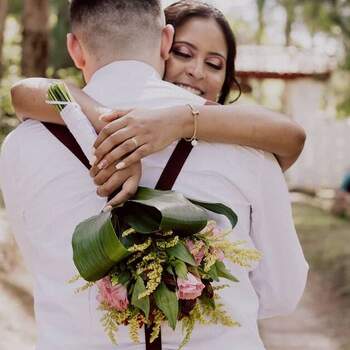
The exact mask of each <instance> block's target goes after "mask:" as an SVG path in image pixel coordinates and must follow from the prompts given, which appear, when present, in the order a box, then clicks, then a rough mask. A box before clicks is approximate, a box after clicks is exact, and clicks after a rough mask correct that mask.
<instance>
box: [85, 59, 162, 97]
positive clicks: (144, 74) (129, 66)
mask: <svg viewBox="0 0 350 350" xmlns="http://www.w3.org/2000/svg"><path fill="white" fill-rule="evenodd" d="M116 76H117V77H118V80H120V81H128V82H133V81H134V82H135V83H136V82H142V81H147V80H149V79H155V80H161V76H160V75H159V73H158V72H157V71H156V69H155V68H154V67H152V66H151V65H149V64H147V63H145V62H142V61H132V60H125V61H115V62H112V63H109V64H107V65H106V66H103V67H102V68H100V69H98V70H97V71H96V72H95V73H94V74H93V75H92V77H91V79H90V81H89V83H88V84H87V85H86V87H85V89H84V90H86V91H87V92H88V91H89V89H90V87H93V86H96V85H99V84H101V83H103V84H106V82H107V81H109V80H111V79H112V80H113V82H114V83H115V79H116V78H115V77H116ZM113 82H112V83H113Z"/></svg>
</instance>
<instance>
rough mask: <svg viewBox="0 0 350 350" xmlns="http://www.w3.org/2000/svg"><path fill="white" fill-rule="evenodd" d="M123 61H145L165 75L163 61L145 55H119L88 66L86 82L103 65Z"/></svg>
mask: <svg viewBox="0 0 350 350" xmlns="http://www.w3.org/2000/svg"><path fill="white" fill-rule="evenodd" d="M123 61H135V62H140V63H145V64H147V65H149V66H151V67H153V68H154V69H155V70H156V71H157V72H158V74H159V76H160V77H163V75H164V63H162V62H155V60H152V59H149V58H148V59H147V58H143V57H139V58H129V57H125V58H120V57H118V59H113V58H110V59H109V60H104V61H103V62H98V63H95V64H93V65H91V67H90V68H88V67H87V69H86V70H84V71H83V74H84V78H85V81H86V83H88V82H89V81H90V80H91V78H92V76H93V75H94V74H95V73H96V72H98V71H99V70H100V69H102V68H103V67H105V66H108V65H109V64H111V63H114V62H123Z"/></svg>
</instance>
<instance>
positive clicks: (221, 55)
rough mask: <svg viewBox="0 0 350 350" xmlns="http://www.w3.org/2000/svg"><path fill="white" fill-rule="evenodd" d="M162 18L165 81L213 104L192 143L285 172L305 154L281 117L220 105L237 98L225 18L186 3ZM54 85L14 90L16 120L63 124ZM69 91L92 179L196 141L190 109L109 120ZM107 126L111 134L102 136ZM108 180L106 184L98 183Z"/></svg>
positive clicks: (298, 135)
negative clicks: (168, 40)
mask: <svg viewBox="0 0 350 350" xmlns="http://www.w3.org/2000/svg"><path fill="white" fill-rule="evenodd" d="M165 15H166V21H167V23H168V24H171V25H173V26H174V28H175V37H174V43H173V46H172V49H171V54H170V58H169V60H168V61H167V64H166V73H165V75H164V80H166V81H168V82H169V83H172V84H176V85H177V86H179V87H181V88H184V89H187V90H188V91H190V92H192V93H194V94H196V95H199V96H201V97H203V98H205V99H207V100H211V101H215V102H217V103H218V105H216V106H200V107H198V108H197V109H198V111H199V114H200V115H199V121H198V130H197V133H196V138H198V139H200V140H204V141H208V142H220V143H231V144H239V145H244V146H249V147H253V148H257V149H261V150H264V151H267V152H271V153H274V154H275V156H276V158H277V160H278V161H279V164H280V166H281V168H282V170H283V171H284V170H286V169H288V168H289V167H290V166H291V165H292V164H293V163H294V162H295V161H296V160H297V158H298V156H299V155H300V153H301V151H302V149H303V145H304V141H305V133H304V131H303V129H302V128H301V127H300V126H299V125H298V124H297V123H295V122H294V121H292V120H290V119H289V118H287V117H286V116H283V115H281V114H279V113H276V112H273V111H270V110H268V109H265V108H263V107H261V106H256V105H243V104H239V103H237V102H234V103H231V104H227V105H225V103H227V102H230V96H229V95H230V91H231V89H232V88H233V87H235V88H236V90H238V91H239V93H238V97H239V95H240V87H239V83H238V82H237V80H236V77H235V58H236V41H235V37H234V34H233V32H232V30H231V28H230V26H229V23H228V21H227V20H226V18H225V17H224V15H223V14H222V13H221V12H220V11H219V10H217V9H216V8H214V7H212V6H211V5H208V4H205V3H202V2H199V1H189V0H183V1H179V2H177V3H174V4H172V5H170V6H169V7H167V8H166V9H165ZM256 59H259V58H258V57H257V58H256ZM51 83H52V80H49V79H44V78H32V79H26V80H23V81H21V82H19V83H17V84H16V85H15V86H14V87H13V88H12V100H13V105H14V108H15V110H16V113H17V116H18V117H19V118H20V119H23V118H32V119H37V120H41V121H46V122H51V123H58V124H62V123H63V120H62V119H61V117H60V115H59V114H58V113H57V112H56V110H55V109H54V108H53V107H52V106H49V105H47V104H45V100H46V93H47V89H48V87H49V86H50V84H51ZM68 86H69V88H70V91H71V93H72V94H73V96H74V98H75V99H76V101H77V102H78V103H79V104H80V105H81V107H82V109H83V111H84V112H85V114H86V115H87V117H88V118H89V120H90V121H91V123H92V124H93V126H94V127H95V129H96V131H97V132H99V136H98V139H97V140H96V143H95V147H96V152H95V153H96V162H95V166H94V167H93V169H92V175H93V176H95V177H96V176H97V175H98V173H99V172H100V171H101V170H103V169H106V168H107V167H109V166H110V165H112V164H114V165H116V166H115V167H113V169H114V172H115V171H117V170H118V169H122V168H126V167H128V166H130V165H131V164H133V163H135V162H137V161H139V160H140V159H141V158H143V157H145V156H148V155H149V154H151V153H154V152H158V151H160V150H162V149H164V148H165V147H167V146H168V145H169V144H171V143H172V142H174V141H175V140H178V139H181V138H191V137H192V136H193V116H192V114H191V110H190V109H189V107H188V106H177V107H171V108H163V109H157V110H146V109H137V110H117V111H113V112H112V113H107V114H106V113H105V111H106V108H104V106H101V105H100V104H99V103H97V102H96V101H95V100H93V99H92V98H91V97H89V96H88V95H87V94H85V93H84V92H83V91H81V90H80V89H79V88H77V87H76V86H74V85H73V84H68ZM238 97H237V98H236V100H237V99H238ZM103 112H104V113H103ZM102 113H103V114H104V115H102V116H101V114H102ZM107 124H109V126H108V132H106V130H105V129H104V127H105V126H106V125H107ZM101 130H102V132H101ZM160 130H161V132H159V131H160ZM111 136H112V137H111ZM135 140H136V142H135ZM121 160H122V161H121ZM105 181H106V178H104V180H103V181H102V182H101V183H99V184H100V185H102V184H103V182H105ZM100 194H101V193H100ZM108 194H110V193H108ZM104 195H107V193H104ZM118 201H120V199H118V200H115V201H114V202H111V203H110V204H112V205H116V204H119V203H118Z"/></svg>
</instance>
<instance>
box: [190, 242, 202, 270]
mask: <svg viewBox="0 0 350 350" xmlns="http://www.w3.org/2000/svg"><path fill="white" fill-rule="evenodd" d="M199 244H200V246H199V250H198V249H195V244H194V242H193V241H191V240H187V241H186V247H187V249H188V250H189V251H190V253H191V254H192V255H193V257H194V260H195V262H196V264H197V265H200V263H201V262H202V260H203V258H204V255H205V244H204V243H203V242H202V241H199Z"/></svg>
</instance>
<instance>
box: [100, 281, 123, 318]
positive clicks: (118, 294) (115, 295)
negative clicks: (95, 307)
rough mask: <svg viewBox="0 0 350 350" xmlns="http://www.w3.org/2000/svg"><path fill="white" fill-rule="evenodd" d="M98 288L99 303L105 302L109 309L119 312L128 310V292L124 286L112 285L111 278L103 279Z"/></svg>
mask: <svg viewBox="0 0 350 350" xmlns="http://www.w3.org/2000/svg"><path fill="white" fill-rule="evenodd" d="M97 287H98V291H99V293H98V301H99V302H100V303H102V302H104V303H106V304H107V305H108V306H109V307H112V308H114V309H116V310H117V311H124V310H126V309H127V308H128V305H129V300H128V291H127V289H126V288H125V286H123V285H122V284H117V285H115V286H113V285H112V282H111V279H110V277H109V276H107V277H105V278H102V279H101V280H99V281H98V282H97Z"/></svg>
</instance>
